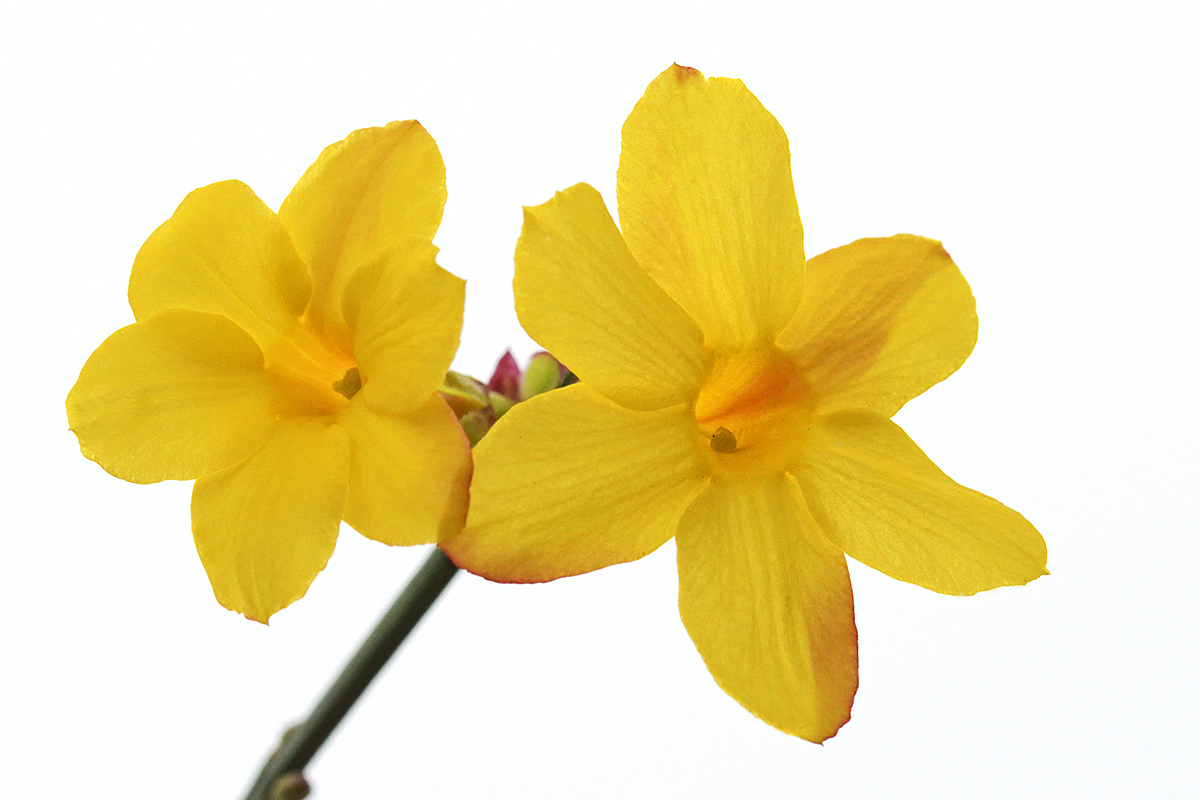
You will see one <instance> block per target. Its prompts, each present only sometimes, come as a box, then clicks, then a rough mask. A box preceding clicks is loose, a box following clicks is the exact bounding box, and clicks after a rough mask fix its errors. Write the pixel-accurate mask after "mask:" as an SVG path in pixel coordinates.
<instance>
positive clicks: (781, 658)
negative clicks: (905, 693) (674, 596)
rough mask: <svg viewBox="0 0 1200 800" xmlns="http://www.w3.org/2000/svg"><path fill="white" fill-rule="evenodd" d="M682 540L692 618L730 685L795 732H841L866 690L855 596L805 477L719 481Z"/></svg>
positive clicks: (682, 526)
mask: <svg viewBox="0 0 1200 800" xmlns="http://www.w3.org/2000/svg"><path fill="white" fill-rule="evenodd" d="M676 544H677V545H678V548H679V550H678V559H679V610H680V613H681V614H682V616H683V623H684V625H685V626H687V629H688V633H689V634H691V636H692V641H693V642H695V643H696V648H697V649H698V650H699V651H700V655H702V656H703V657H704V663H705V664H706V665H707V666H708V669H709V671H710V672H711V673H712V675H713V677H714V678H716V681H717V683H718V684H719V685H720V686H721V688H722V689H724V690H725V691H726V692H728V693H729V695H730V696H731V697H733V699H735V700H737V701H738V702H739V703H741V704H742V705H743V706H745V707H746V708H747V709H748V710H749V711H750V712H751V713H753V714H754V715H755V716H757V717H758V718H760V719H762V720H763V721H764V722H767V723H769V724H770V725H774V726H775V727H776V728H779V729H780V730H782V731H785V732H786V733H790V734H792V735H794V736H800V737H803V738H805V739H808V740H809V741H812V742H821V741H824V740H825V739H828V738H829V737H830V736H833V735H834V734H835V733H837V731H838V728H840V727H841V726H842V725H844V724H845V723H846V721H847V720H849V719H850V704H851V703H852V702H853V701H854V693H855V691H856V689H857V688H858V632H857V629H856V628H855V626H854V598H853V595H852V593H851V591H850V576H849V574H848V573H847V571H846V559H845V558H844V557H843V556H842V554H841V553H840V552H839V551H838V550H837V549H835V548H834V547H833V546H831V545H830V543H829V540H828V539H826V538H825V537H824V536H822V535H821V532H820V531H819V530H818V529H817V527H816V524H815V523H814V522H813V520H812V517H811V516H809V514H808V511H807V510H806V509H805V508H804V500H803V498H802V497H801V496H800V490H799V488H798V487H797V486H796V484H795V482H794V481H793V480H792V479H791V478H789V477H786V476H783V475H774V476H771V477H769V478H766V479H763V480H761V481H737V482H734V481H715V482H714V483H713V484H712V485H711V486H709V487H708V489H706V490H705V491H704V492H703V493H702V494H701V495H700V496H699V497H698V498H696V502H695V503H693V504H692V506H691V508H689V509H688V510H687V513H685V514H684V515H683V519H682V520H680V523H679V533H678V535H677V536H676Z"/></svg>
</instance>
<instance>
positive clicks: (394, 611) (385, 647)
mask: <svg viewBox="0 0 1200 800" xmlns="http://www.w3.org/2000/svg"><path fill="white" fill-rule="evenodd" d="M457 573H458V568H457V567H455V566H454V564H453V562H451V561H450V559H449V558H447V557H446V555H445V553H443V552H442V551H441V550H438V549H437V548H434V550H433V552H432V553H431V554H430V556H429V558H428V559H426V561H425V563H424V564H423V565H421V569H420V570H419V571H418V572H417V574H416V575H415V576H414V577H413V579H412V580H411V581H409V584H408V586H406V587H404V591H402V592H401V593H400V596H399V597H397V598H396V601H395V602H394V603H392V607H391V608H389V609H388V610H387V613H386V614H384V615H383V618H382V619H381V620H379V624H377V625H376V626H375V630H373V631H371V634H370V635H369V636H367V638H366V640H365V641H363V643H362V645H361V646H359V648H358V652H357V653H355V654H354V657H353V658H351V659H350V661H349V662H348V663H347V664H346V666H345V668H344V669H343V670H342V674H341V675H339V676H338V677H337V680H335V681H334V682H333V685H331V686H330V687H329V689H328V691H326V692H325V696H324V697H322V698H321V700H320V702H318V703H317V705H316V707H315V708H313V710H312V713H311V714H309V715H308V718H307V719H306V720H304V722H302V723H300V724H299V725H297V726H296V727H294V728H292V729H291V730H290V731H289V732H288V733H287V734H285V735H284V737H283V741H282V742H281V743H280V745H279V749H278V750H276V751H275V753H274V754H273V755H272V756H271V757H270V758H268V759H267V763H266V764H264V765H263V768H262V771H261V772H260V773H259V774H258V778H257V779H256V780H255V781H254V785H253V786H252V787H251V788H250V791H249V792H248V793H247V794H246V800H268V798H269V797H270V791H271V788H272V787H273V786H274V785H275V782H276V781H277V780H279V778H281V777H283V776H284V775H287V774H289V773H293V772H300V771H301V770H303V769H304V768H305V767H306V766H307V765H308V762H309V761H310V760H311V759H312V757H313V755H314V754H315V753H316V752H317V750H318V749H319V748H320V747H321V745H322V744H324V743H325V740H326V739H328V738H329V736H330V734H332V733H333V729H334V728H336V727H337V725H338V723H339V722H341V721H342V717H344V716H346V712H347V711H349V710H350V707H351V706H353V705H354V703H355V701H356V700H358V698H359V696H361V695H362V693H363V691H365V690H366V688H367V686H368V685H369V684H370V683H371V681H372V680H373V679H374V678H375V676H376V675H377V674H379V670H381V669H383V665H384V664H386V663H387V662H388V659H389V658H391V657H392V654H393V653H395V652H396V649H397V648H398V647H400V644H401V643H402V642H403V641H404V639H405V637H407V636H408V634H409V632H411V631H412V629H413V628H414V627H415V626H416V624H417V623H418V622H419V621H420V620H421V617H422V616H424V615H425V612H426V611H428V610H429V608H430V606H432V605H433V601H434V600H436V599H437V598H438V595H440V594H441V593H442V590H443V589H445V588H446V586H447V585H449V583H450V580H451V579H452V578H453V577H454V576H455V574H457Z"/></svg>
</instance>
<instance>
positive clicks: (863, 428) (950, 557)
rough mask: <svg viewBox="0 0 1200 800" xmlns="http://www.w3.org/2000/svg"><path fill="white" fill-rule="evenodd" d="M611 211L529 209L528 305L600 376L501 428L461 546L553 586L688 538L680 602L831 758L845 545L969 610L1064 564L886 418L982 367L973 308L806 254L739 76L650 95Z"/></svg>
mask: <svg viewBox="0 0 1200 800" xmlns="http://www.w3.org/2000/svg"><path fill="white" fill-rule="evenodd" d="M617 200H618V207H619V210H620V217H621V231H618V230H617V227H616V225H615V224H614V223H613V221H612V218H611V217H610V215H609V213H608V211H607V210H606V208H605V206H604V203H603V201H602V200H601V198H600V195H599V194H598V193H597V192H596V191H595V190H594V189H592V188H591V187H590V186H587V185H585V184H579V185H577V186H574V187H572V188H570V189H568V190H566V191H565V192H560V193H559V194H558V195H556V196H555V197H554V199H553V200H551V201H549V202H547V203H545V204H544V205H541V206H538V207H536V208H529V209H526V213H525V226H524V230H523V232H522V234H521V240H520V242H519V243H518V245H517V252H516V279H515V281H514V287H515V291H516V300H517V312H518V315H519V316H520V319H521V322H522V324H523V325H524V326H525V328H526V329H527V330H528V331H529V332H530V334H531V335H532V336H533V337H534V339H536V340H537V341H538V342H539V343H541V344H542V345H543V346H544V347H546V348H547V349H548V350H550V351H551V352H552V353H554V354H555V355H556V356H558V357H559V358H560V359H562V361H563V363H565V364H566V365H567V366H568V367H569V368H570V369H571V371H572V372H574V373H575V375H577V376H578V377H579V378H580V380H581V381H582V382H581V383H580V384H578V385H575V386H569V387H567V388H564V389H559V390H557V391H553V392H549V393H547V394H543V395H538V396H537V397H534V398H533V399H531V400H529V401H528V402H525V403H521V404H520V405H518V406H516V407H515V408H514V409H513V410H512V411H510V412H509V413H508V415H507V416H505V417H504V418H503V419H501V420H500V421H499V422H498V423H497V425H496V427H495V428H494V429H493V430H492V432H491V433H490V434H489V435H488V436H487V437H486V438H485V439H484V440H483V442H482V443H481V444H480V445H479V446H478V447H477V448H476V450H475V464H476V467H475V470H476V471H475V479H474V482H473V484H472V490H471V493H472V505H471V509H470V514H469V516H468V520H467V527H466V528H465V529H464V530H463V531H462V532H461V534H459V535H458V536H456V537H455V538H452V539H450V540H449V541H447V542H444V543H443V545H442V546H443V548H444V549H445V550H446V551H447V552H448V553H449V555H450V556H451V558H453V559H454V561H455V562H456V563H457V564H459V565H460V566H463V567H465V568H467V569H469V570H471V571H473V572H476V573H478V574H481V575H483V576H485V577H488V578H491V579H494V580H499V581H511V582H534V581H547V580H552V579H555V578H559V577H562V576H566V575H576V574H579V573H583V572H587V571H589V570H594V569H598V568H600V567H605V566H608V565H610V564H615V563H619V562H624V561H631V560H633V559H636V558H640V557H642V556H644V555H646V554H648V553H650V552H651V551H653V550H655V549H656V548H658V547H659V546H660V545H662V544H663V543H664V542H666V541H667V540H668V539H670V538H671V537H672V536H674V537H675V539H676V544H677V551H678V566H679V606H680V612H681V615H682V617H683V622H684V624H685V625H686V627H687V629H688V632H689V633H690V634H691V637H692V640H693V641H694V642H695V644H696V647H697V648H698V649H699V651H700V653H701V655H702V656H703V658H704V660H705V663H706V664H707V665H708V668H709V670H710V671H711V672H712V674H713V676H714V677H715V678H716V680H717V683H718V684H720V686H721V687H722V688H723V689H724V690H725V691H726V692H728V693H729V694H730V695H732V696H733V697H734V698H735V699H736V700H737V701H738V702H740V703H741V704H742V705H743V706H745V707H746V708H747V709H749V710H750V711H751V712H753V713H754V714H756V715H757V716H759V717H760V718H762V719H763V720H765V721H766V722H768V723H770V724H771V725H774V726H775V727H777V728H780V729H781V730H784V731H786V732H788V733H791V734H794V735H797V736H802V737H804V738H806V739H810V740H812V741H822V740H824V739H826V738H828V737H830V736H832V735H834V734H835V733H836V732H837V730H838V729H839V728H840V727H841V726H842V725H843V724H844V723H845V722H846V721H847V720H848V719H849V716H850V705H851V702H852V700H853V698H854V693H855V690H856V689H857V686H858V659H857V632H856V629H855V625H854V611H853V600H852V596H851V590H850V580H849V576H848V574H847V570H846V560H845V557H844V555H843V553H846V554H849V555H851V556H853V557H854V558H856V559H858V560H859V561H862V562H864V563H866V564H868V565H870V566H872V567H874V568H876V569H878V570H881V571H883V572H885V573H887V574H888V575H891V576H893V577H895V578H899V579H900V580H904V581H910V582H913V583H917V584H920V585H921V586H925V587H928V588H930V589H933V590H935V591H939V592H945V593H947V594H964V595H965V594H972V593H974V592H978V591H981V590H984V589H990V588H993V587H996V586H1002V585H1010V584H1023V583H1026V582H1028V581H1030V580H1033V579H1034V578H1037V577H1038V576H1040V575H1043V574H1045V563H1046V549H1045V544H1044V542H1043V541H1042V538H1041V536H1040V535H1039V534H1038V532H1037V531H1036V530H1034V528H1033V527H1032V526H1031V525H1030V524H1029V523H1028V522H1026V521H1025V520H1024V519H1023V518H1022V517H1021V516H1020V515H1019V514H1017V513H1016V512H1014V511H1012V510H1010V509H1008V508H1006V507H1004V506H1003V505H1001V504H1000V503H998V502H996V501H995V500H992V499H990V498H988V497H985V496H984V495H981V494H979V493H977V492H974V491H971V490H970V489H966V488H963V487H962V486H959V485H958V484H956V483H954V482H953V481H952V480H950V479H949V478H948V477H946V476H945V475H944V474H943V473H942V472H941V471H939V470H938V468H937V467H936V466H934V465H933V464H932V463H931V462H930V461H929V459H928V458H926V457H925V455H924V454H923V453H922V452H921V451H920V449H918V448H917V446H916V445H915V444H913V442H912V441H911V440H910V439H909V438H908V437H907V436H906V435H905V434H904V432H903V431H902V430H900V428H898V427H897V426H896V425H895V424H893V423H892V422H891V421H890V420H889V417H891V416H892V414H894V413H895V412H896V411H897V410H898V409H899V408H900V407H901V406H902V405H903V404H904V403H905V402H906V401H907V400H909V399H910V398H912V397H915V396H916V395H918V394H920V393H921V392H923V391H924V390H925V389H927V388H929V387H930V386H932V385H933V384H935V383H937V382H938V381H941V380H942V379H943V378H945V377H947V376H948V375H950V373H952V372H953V371H954V370H955V369H957V368H958V367H959V365H961V364H962V362H963V361H964V360H965V359H966V357H967V355H968V354H969V353H970V352H971V349H972V347H973V346H974V344H975V334H976V317H975V303H974V299H973V298H972V296H971V292H970V289H969V287H968V286H967V283H966V281H965V280H964V279H963V277H962V275H961V273H960V272H959V271H958V268H957V267H956V266H955V265H954V263H953V262H952V261H951V260H950V257H949V256H948V255H947V254H946V252H945V250H943V249H942V246H941V245H940V244H939V243H938V242H935V241H933V240H930V239H924V238H920V237H916V236H894V237H892V238H887V239H864V240H860V241H857V242H854V243H853V244H850V245H847V246H845V247H841V248H838V249H836V250H832V251H830V252H828V253H824V254H822V255H820V256H817V257H816V258H813V259H811V260H809V261H808V262H807V264H806V262H805V259H804V251H803V233H802V229H801V226H800V217H799V213H798V211H797V206H796V199H795V193H794V189H793V187H792V177H791V168H790V156H789V151H788V145H787V138H786V136H785V135H784V132H783V130H782V128H781V127H780V126H779V124H778V122H776V120H775V119H774V117H772V116H771V115H770V114H769V113H768V112H767V111H766V109H764V108H763V107H762V105H761V104H760V103H759V102H758V100H757V99H756V98H755V97H754V96H753V95H752V94H751V93H750V92H749V91H748V90H747V89H746V87H745V86H744V85H743V84H742V83H741V82H740V81H736V80H729V79H720V78H717V79H712V80H706V79H705V78H704V76H702V75H701V74H700V73H699V72H697V71H695V70H692V69H687V68H683V67H679V66H674V67H672V68H671V69H669V70H667V71H666V72H665V73H663V74H662V75H661V76H659V77H658V78H657V79H656V80H655V81H654V82H653V83H651V84H650V86H649V88H648V89H647V90H646V94H645V96H644V97H643V98H642V99H641V101H640V102H639V103H638V104H637V106H636V107H635V108H634V110H633V113H632V114H631V115H630V116H629V119H628V121H626V123H625V126H624V128H623V130H622V139H621V164H620V170H619V172H618V173H617Z"/></svg>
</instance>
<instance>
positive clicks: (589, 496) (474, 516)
mask: <svg viewBox="0 0 1200 800" xmlns="http://www.w3.org/2000/svg"><path fill="white" fill-rule="evenodd" d="M695 439H696V425H695V422H693V421H692V420H691V418H690V414H689V413H688V409H687V407H686V406H684V405H680V406H675V407H672V408H666V409H660V410H657V411H630V410H628V409H625V408H622V407H621V406H618V405H616V404H615V403H612V402H611V401H609V400H606V399H605V398H604V397H603V396H601V395H600V394H598V393H597V392H596V391H594V390H593V389H591V388H590V387H588V386H586V385H584V384H575V385H574V386H568V387H566V388H563V389H556V390H554V391H552V392H546V393H545V394H540V395H538V396H536V397H534V398H532V399H530V400H527V401H526V402H524V403H519V404H517V405H516V406H514V407H513V408H512V410H511V411H509V412H508V413H507V414H505V415H504V416H503V417H502V418H501V419H500V421H499V422H497V423H496V427H494V428H493V429H492V430H491V432H490V433H488V435H487V436H486V437H484V439H483V441H482V442H480V443H479V445H478V446H477V447H476V448H475V477H474V479H473V481H472V483H471V509H470V512H469V514H468V516H467V527H466V528H465V529H464V530H463V532H462V533H461V534H460V535H458V536H456V537H454V538H452V539H450V540H449V541H447V542H443V543H442V549H443V550H445V551H446V553H447V554H448V555H449V556H450V558H452V559H454V563H456V564H458V565H459V566H460V567H463V568H465V569H468V570H470V571H471V572H474V573H477V574H479V575H482V576H484V577H485V578H490V579H491V580H495V581H504V582H513V583H535V582H539V581H549V580H553V579H555V578H561V577H563V576H566V575H578V574H580V573H583V572H590V571H591V570H594V569H599V568H601V567H607V566H609V565H610V564H616V563H619V562H623V561H632V560H634V559H637V558H641V557H642V556H644V555H646V554H647V553H651V552H653V551H654V550H655V549H657V548H658V547H660V546H661V545H662V544H663V542H665V541H667V540H668V539H670V538H671V537H672V536H673V535H674V534H675V525H676V522H677V521H678V519H679V515H680V514H682V513H683V510H684V509H685V508H686V507H687V505H688V503H690V502H691V501H692V498H694V497H695V496H696V493H697V492H699V491H700V489H701V488H702V487H703V485H704V482H705V480H706V478H705V475H704V469H703V467H702V466H701V463H700V459H699V456H698V452H697V449H696V448H697V445H696V441H695Z"/></svg>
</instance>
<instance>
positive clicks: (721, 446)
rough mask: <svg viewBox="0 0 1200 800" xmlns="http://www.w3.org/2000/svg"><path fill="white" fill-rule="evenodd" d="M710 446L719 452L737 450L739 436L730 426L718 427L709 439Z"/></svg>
mask: <svg viewBox="0 0 1200 800" xmlns="http://www.w3.org/2000/svg"><path fill="white" fill-rule="evenodd" d="M708 446H709V447H711V448H712V449H713V450H715V451H717V452H718V453H732V452H734V451H735V450H737V437H736V436H734V435H733V431H731V430H729V428H717V429H716V430H715V431H713V435H712V438H711V439H709V440H708Z"/></svg>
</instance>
